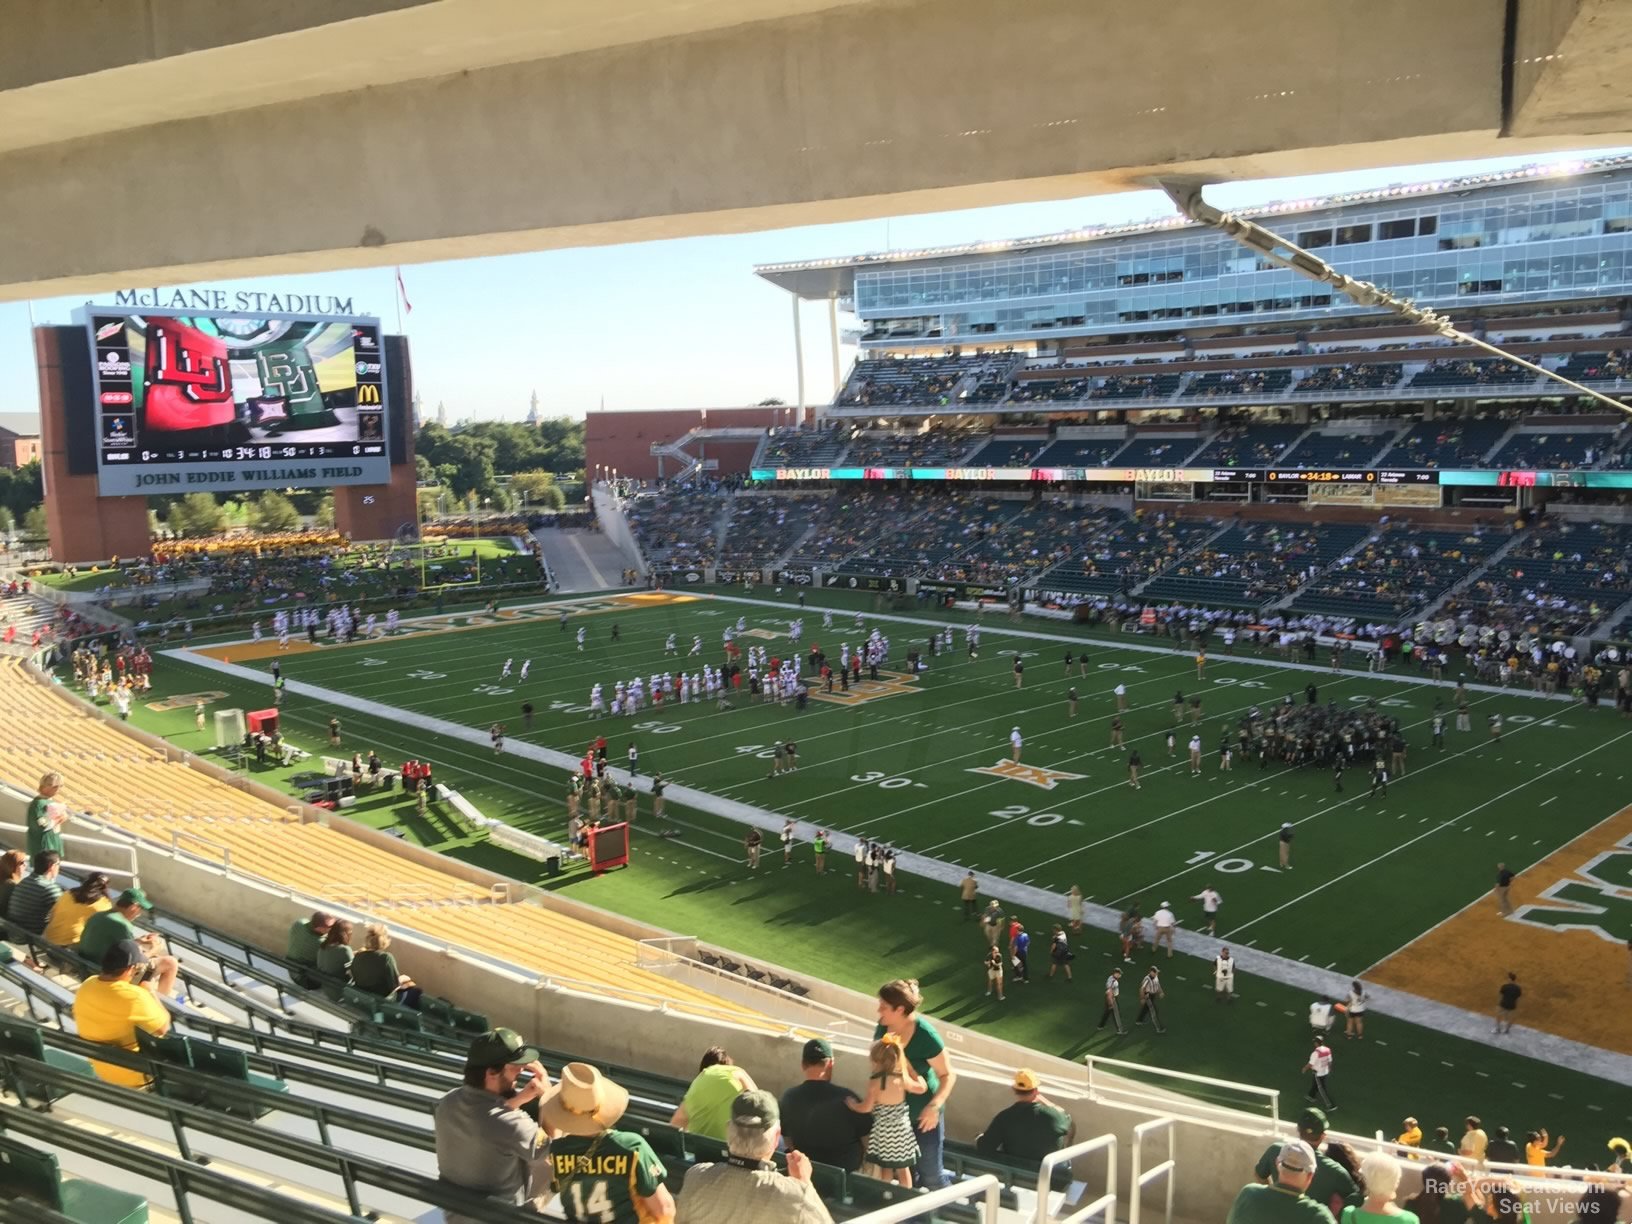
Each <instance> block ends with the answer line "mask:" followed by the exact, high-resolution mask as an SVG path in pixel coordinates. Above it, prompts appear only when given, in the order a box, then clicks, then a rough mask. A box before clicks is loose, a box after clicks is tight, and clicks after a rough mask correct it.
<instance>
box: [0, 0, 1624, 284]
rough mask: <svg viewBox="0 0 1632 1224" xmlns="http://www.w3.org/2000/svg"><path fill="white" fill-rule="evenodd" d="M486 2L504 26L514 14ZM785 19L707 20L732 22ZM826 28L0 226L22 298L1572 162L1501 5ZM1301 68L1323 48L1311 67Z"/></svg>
mask: <svg viewBox="0 0 1632 1224" xmlns="http://www.w3.org/2000/svg"><path fill="white" fill-rule="evenodd" d="M462 2H463V0H444V3H443V4H439V5H434V6H421V7H420V8H417V9H413V10H406V11H403V12H397V13H389V14H382V15H380V16H377V17H374V18H370V19H369V22H380V23H390V22H399V21H402V22H407V21H413V20H417V19H423V18H424V15H425V14H427V13H434V12H437V11H439V10H451V9H454V8H458V7H459V6H460V3H462ZM650 2H653V3H655V0H650ZM1590 2H1591V0H1581V3H1582V6H1583V8H1586V7H1587V6H1588V5H1589V4H1590ZM490 3H491V5H492V8H493V11H495V12H496V11H498V10H500V9H503V8H505V7H506V6H507V5H510V3H511V0H490ZM576 3H578V0H569V2H566V3H563V5H562V7H563V8H570V7H572V5H573V4H576ZM584 3H585V4H589V0H584ZM769 3H770V0H711V4H710V5H707V6H701V7H702V8H707V9H708V10H709V11H710V12H711V13H714V15H715V17H716V18H717V17H718V15H719V12H720V11H722V10H726V9H729V10H731V11H732V12H734V13H736V14H737V15H739V16H740V15H744V14H747V13H749V12H750V11H751V10H755V8H756V4H757V6H758V7H757V11H761V12H763V11H766V9H767V5H768V4H769ZM552 7H553V6H552ZM673 7H674V8H676V9H686V8H688V6H685V5H675V6H673ZM689 7H691V8H693V9H695V8H698V7H699V6H689ZM783 7H786V6H785V5H784V6H783ZM804 7H805V8H806V9H807V10H811V11H807V12H805V13H803V14H801V15H797V16H792V17H783V18H781V19H779V20H774V21H759V22H757V23H752V24H736V25H730V26H726V27H722V28H711V29H707V30H703V31H701V32H695V33H689V34H683V35H681V36H679V37H674V38H670V39H667V40H665V41H661V42H634V43H624V44H622V45H616V46H606V47H603V48H602V49H600V50H593V51H591V50H585V51H580V52H577V53H571V54H563V55H559V56H556V57H555V58H552V59H549V60H546V61H540V60H530V61H528V62H522V63H504V64H496V65H492V66H489V67H485V68H482V69H480V70H473V71H466V72H459V73H457V74H454V75H448V76H443V77H438V78H435V79H430V80H425V79H413V80H403V81H399V82H397V83H395V84H387V85H382V86H381V87H379V88H372V89H367V90H361V91H353V92H348V93H341V94H326V95H324V96H318V97H303V98H298V99H292V100H288V101H284V102H281V103H280V104H279V105H276V106H271V107H261V108H257V109H251V110H237V111H229V112H225V113H210V114H205V115H199V116H195V117H192V118H187V119H183V120H178V121H174V122H169V123H165V124H162V125H158V126H152V127H143V128H139V129H134V130H130V131H124V132H118V133H104V134H102V135H96V136H91V137H87V138H84V139H80V140H77V141H73V142H69V143H63V144H58V145H52V146H49V147H39V148H27V149H16V150H14V151H12V152H9V153H3V154H0V216H5V217H6V218H7V219H8V228H9V230H10V232H11V233H12V234H21V235H25V236H26V241H23V242H12V243H7V244H5V245H4V246H3V247H0V299H4V298H20V297H25V296H49V295H69V294H81V293H96V292H103V291H106V290H108V289H112V288H116V287H123V286H127V285H133V284H153V283H175V282H181V281H189V280H205V279H210V278H217V277H225V276H254V275H263V274H270V273H274V272H305V271H319V270H332V269H336V268H346V267H366V266H377V265H383V264H390V263H396V262H413V261H416V260H432V259H450V258H463V257H470V256H478V255H493V254H500V253H507V252H514V251H525V250H537V249H543V248H549V247H560V246H572V245H587V244H594V243H605V242H628V241H635V240H644V239H654V238H667V237H676V236H683V235H693V234H705V233H719V232H735V231H741V230H745V229H761V228H771V227H776V226H783V225H805V224H814V223H819V222H828V221H841V220H853V219H858V218H864V217H876V216H887V215H896V214H901V213H908V212H919V211H931V210H936V209H950V208H967V207H975V206H982V205H989V204H998V203H1009V202H1015V201H1021V200H1036V199H1044V198H1066V197H1070V196H1075V195H1085V194H1092V193H1094V192H1102V191H1121V190H1126V189H1128V188H1129V187H1132V186H1136V185H1142V183H1143V181H1144V180H1146V179H1147V178H1148V176H1151V175H1153V174H1156V173H1159V172H1160V173H1167V172H1181V173H1198V174H1204V175H1207V176H1209V177H1212V178H1245V177H1259V176H1264V175H1277V174H1289V173H1298V172H1314V171H1323V170H1335V169H1342V168H1355V167H1362V166H1376V165H1389V164H1400V163H1405V162H1413V161H1428V160H1439V159H1445V158H1452V157H1472V156H1480V155H1485V154H1491V153H1495V152H1498V151H1503V152H1518V151H1523V150H1524V149H1536V148H1543V147H1561V146H1563V145H1566V144H1568V143H1569V142H1570V139H1571V138H1570V137H1568V136H1545V137H1541V138H1538V139H1536V140H1534V141H1532V142H1531V143H1529V144H1528V145H1525V146H1522V148H1521V147H1520V146H1516V145H1514V144H1512V143H1511V142H1507V141H1503V140H1501V139H1500V131H1501V128H1502V125H1503V119H1504V116H1503V106H1502V103H1503V96H1502V95H1503V91H1502V72H1501V62H1502V53H1503V45H1504V24H1503V22H1504V6H1502V5H1496V4H1491V3H1489V0H1436V3H1435V4H1433V5H1427V6H1425V5H1422V4H1420V3H1418V2H1417V0H1368V2H1367V3H1366V4H1363V5H1358V4H1357V5H1352V6H1336V5H1328V6H1318V7H1315V8H1311V7H1310V6H1309V5H1307V4H1306V3H1303V2H1302V0H1255V2H1254V3H1252V4H1250V5H1238V6H1236V7H1235V8H1234V9H1232V10H1231V16H1230V18H1229V19H1228V20H1216V21H1214V20H1202V19H1198V18H1197V10H1196V8H1194V7H1192V6H1190V5H1187V4H1171V5H1158V4H1149V3H1146V2H1145V0H1100V2H1099V3H1096V4H1094V5H1092V6H1088V5H1083V4H1082V3H1080V0H1028V3H1026V4H1024V5H992V4H990V3H989V2H988V0H874V2H873V3H869V4H866V5H864V6H857V5H854V4H852V5H847V6H845V7H839V8H833V7H831V5H830V4H829V3H822V2H819V0H810V2H809V3H806V4H805V5H804ZM1205 7H1206V9H1207V11H1208V12H1214V11H1216V10H1214V9H1213V8H1212V6H1210V5H1208V6H1205ZM528 11H529V12H531V13H533V14H534V15H535V16H536V14H537V13H538V12H540V11H541V10H540V9H538V8H536V7H529V9H528ZM516 19H517V20H520V18H519V17H517V18H516ZM585 20H589V18H588V17H586V18H585ZM361 24H365V25H366V24H369V23H368V22H365V23H361ZM332 28H333V29H338V28H340V27H332ZM603 33H604V31H603ZM518 37H519V33H518ZM267 45H270V44H267ZM558 45H566V44H565V43H560V44H558ZM1308 45H1315V46H1320V47H1327V48H1331V49H1332V50H1331V52H1330V53H1319V54H1311V53H1309V52H1307V51H1304V50H1300V49H1298V48H1299V47H1300V46H1308ZM3 102H4V98H0V105H3ZM0 117H3V116H0ZM1628 126H1629V127H1632V124H1629V125H1628ZM4 128H5V124H4V122H3V121H0V130H4ZM1606 143H1607V141H1606Z"/></svg>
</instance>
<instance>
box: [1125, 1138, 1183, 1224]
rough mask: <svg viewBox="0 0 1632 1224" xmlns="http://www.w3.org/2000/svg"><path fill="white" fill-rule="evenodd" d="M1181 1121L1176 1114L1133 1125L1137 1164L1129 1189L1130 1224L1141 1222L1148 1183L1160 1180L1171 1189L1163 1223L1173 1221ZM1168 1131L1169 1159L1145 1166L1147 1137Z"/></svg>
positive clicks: (1134, 1152) (1133, 1169) (1132, 1171)
mask: <svg viewBox="0 0 1632 1224" xmlns="http://www.w3.org/2000/svg"><path fill="white" fill-rule="evenodd" d="M1176 1126H1177V1123H1176V1122H1175V1120H1174V1119H1172V1118H1152V1119H1151V1120H1150V1121H1149V1122H1141V1123H1139V1125H1138V1126H1136V1127H1134V1128H1133V1152H1132V1156H1133V1168H1132V1170H1131V1173H1130V1177H1129V1180H1130V1182H1131V1185H1130V1186H1129V1190H1128V1224H1139V1216H1140V1214H1141V1210H1142V1205H1143V1203H1144V1197H1145V1187H1146V1186H1148V1185H1152V1184H1154V1183H1156V1182H1158V1181H1159V1182H1162V1183H1163V1184H1164V1185H1165V1187H1166V1190H1167V1202H1166V1206H1165V1207H1164V1208H1163V1215H1162V1224H1173V1170H1174V1167H1175V1163H1174V1155H1175V1152H1176V1143H1177V1140H1178V1131H1177V1129H1176ZM1163 1132H1166V1134H1167V1159H1166V1160H1164V1161H1162V1162H1161V1163H1159V1164H1155V1165H1152V1166H1151V1167H1150V1168H1148V1169H1146V1168H1144V1161H1145V1140H1146V1139H1147V1138H1148V1137H1149V1136H1151V1135H1159V1134H1162V1133H1163Z"/></svg>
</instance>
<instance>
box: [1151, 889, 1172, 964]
mask: <svg viewBox="0 0 1632 1224" xmlns="http://www.w3.org/2000/svg"><path fill="white" fill-rule="evenodd" d="M1150 920H1151V922H1152V923H1154V924H1155V926H1156V939H1155V941H1154V943H1153V944H1152V950H1154V949H1156V948H1159V947H1161V946H1162V944H1163V943H1164V942H1165V943H1166V944H1167V959H1168V960H1172V959H1173V932H1174V930H1175V929H1177V927H1178V925H1179V920H1178V919H1177V918H1175V917H1174V916H1173V911H1172V910H1171V909H1170V908H1168V903H1167V902H1166V901H1163V902H1162V904H1161V907H1160V908H1159V909H1157V911H1156V912H1155V913H1154V914H1152V915H1151V919H1150Z"/></svg>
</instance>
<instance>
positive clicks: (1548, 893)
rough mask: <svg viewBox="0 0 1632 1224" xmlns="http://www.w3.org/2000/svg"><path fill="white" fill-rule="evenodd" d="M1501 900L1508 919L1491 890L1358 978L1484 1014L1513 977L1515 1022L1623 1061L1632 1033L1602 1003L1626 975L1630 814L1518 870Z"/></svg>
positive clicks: (1631, 906) (1630, 930)
mask: <svg viewBox="0 0 1632 1224" xmlns="http://www.w3.org/2000/svg"><path fill="white" fill-rule="evenodd" d="M1500 854H1501V851H1500V849H1497V848H1494V847H1493V848H1492V852H1491V853H1490V856H1489V857H1490V874H1491V881H1492V884H1493V885H1494V882H1495V876H1496V863H1497V859H1498V856H1499V855H1500ZM1510 899H1511V902H1512V906H1513V910H1514V912H1513V913H1512V914H1511V915H1509V916H1506V917H1503V916H1502V914H1501V913H1500V912H1499V910H1498V908H1497V904H1496V894H1495V891H1494V888H1493V889H1492V891H1491V892H1490V893H1487V894H1486V895H1485V896H1484V897H1481V898H1480V899H1479V900H1478V901H1476V902H1474V903H1473V904H1472V905H1470V906H1468V907H1467V908H1466V909H1464V910H1462V911H1461V912H1460V913H1458V914H1455V915H1453V916H1452V917H1450V918H1448V919H1446V921H1444V922H1442V923H1441V924H1440V925H1439V926H1437V927H1435V928H1434V929H1433V930H1431V931H1429V932H1428V933H1427V934H1426V935H1423V936H1422V937H1421V938H1419V939H1416V940H1414V941H1413V942H1411V943H1410V944H1408V945H1406V946H1405V947H1404V948H1402V949H1400V950H1399V951H1398V952H1396V953H1394V955H1392V956H1390V957H1388V958H1387V959H1386V960H1384V961H1382V962H1381V963H1379V964H1378V965H1376V966H1375V967H1373V968H1372V969H1371V970H1370V971H1369V972H1368V973H1367V974H1366V978H1367V980H1368V981H1372V982H1376V983H1378V984H1379V985H1383V986H1393V987H1396V988H1398V989H1400V990H1408V991H1410V992H1411V993H1412V994H1416V995H1422V996H1423V997H1424V998H1429V999H1437V1000H1439V1001H1440V1002H1442V1003H1450V1004H1454V1005H1455V1006H1457V1007H1464V1008H1467V1009H1469V1010H1470V1011H1478V1012H1484V1013H1486V1014H1493V1013H1494V1012H1495V1010H1496V997H1497V990H1498V988H1499V987H1500V986H1501V985H1502V983H1503V982H1505V981H1507V975H1508V974H1509V973H1510V972H1511V973H1516V974H1518V975H1519V985H1520V986H1521V987H1522V988H1523V990H1524V994H1523V995H1522V996H1521V997H1520V999H1519V1006H1518V1011H1517V1013H1516V1014H1515V1016H1514V1019H1516V1020H1517V1021H1518V1022H1519V1024H1521V1025H1523V1026H1525V1027H1528V1028H1535V1029H1541V1030H1543V1031H1545V1032H1549V1033H1554V1034H1557V1035H1558V1036H1560V1037H1568V1038H1570V1039H1572V1040H1575V1041H1581V1042H1585V1043H1587V1044H1588V1045H1594V1046H1599V1047H1601V1048H1603V1049H1606V1050H1614V1051H1615V1052H1616V1053H1619V1054H1632V1030H1629V1029H1628V1028H1627V1026H1626V1023H1625V1018H1624V1016H1623V1015H1622V1014H1621V1012H1620V1009H1619V1008H1616V1007H1607V1006H1605V1004H1604V1000H1605V998H1606V996H1607V995H1610V994H1612V993H1613V992H1615V991H1616V990H1618V989H1619V988H1621V987H1622V986H1623V985H1624V984H1625V983H1627V982H1628V980H1629V973H1632V964H1629V962H1628V957H1629V952H1628V947H1627V940H1628V939H1629V938H1632V807H1625V808H1622V809H1621V810H1620V811H1619V812H1616V813H1615V815H1613V816H1611V817H1610V818H1609V819H1608V820H1605V821H1604V822H1603V823H1602V824H1599V825H1597V826H1596V827H1594V828H1592V829H1589V830H1588V831H1587V832H1585V833H1583V834H1582V835H1581V836H1580V837H1577V838H1576V839H1575V840H1574V841H1572V842H1570V843H1569V844H1567V845H1565V846H1563V847H1562V848H1560V849H1558V850H1555V851H1553V853H1551V854H1549V855H1548V856H1547V857H1546V858H1544V859H1542V860H1541V861H1540V862H1539V863H1537V864H1536V865H1535V866H1534V867H1530V868H1528V869H1527V870H1525V871H1524V872H1522V873H1521V874H1520V875H1519V876H1518V877H1517V878H1516V879H1515V880H1514V881H1513V887H1512V888H1511V890H1510ZM1492 1023H1493V1024H1494V1020H1493V1021H1492Z"/></svg>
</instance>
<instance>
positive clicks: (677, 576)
mask: <svg viewBox="0 0 1632 1224" xmlns="http://www.w3.org/2000/svg"><path fill="white" fill-rule="evenodd" d="M707 578H708V575H707V574H705V573H704V572H703V571H702V570H700V569H677V570H671V571H670V572H669V581H671V582H673V583H674V585H675V586H696V585H700V584H701V583H702V582H704V581H705V580H706V579H707Z"/></svg>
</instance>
